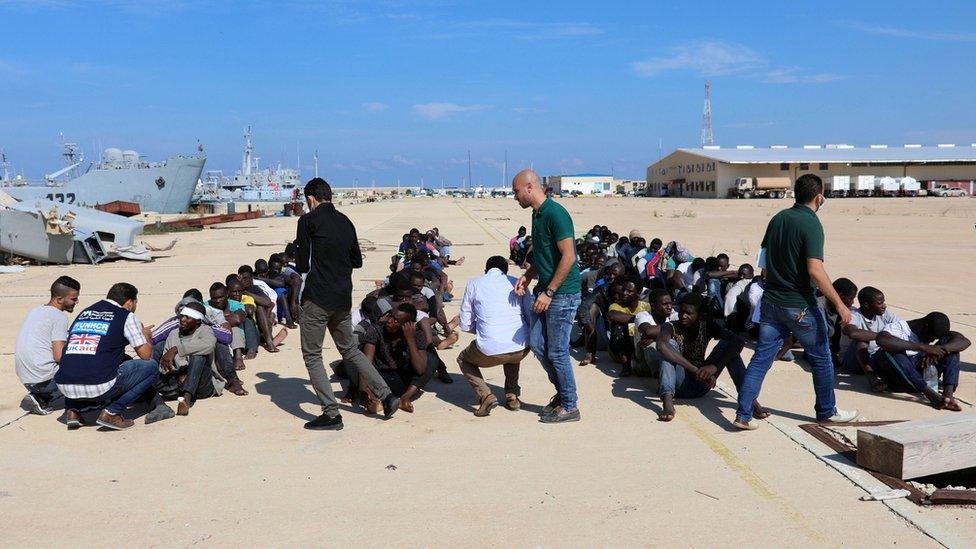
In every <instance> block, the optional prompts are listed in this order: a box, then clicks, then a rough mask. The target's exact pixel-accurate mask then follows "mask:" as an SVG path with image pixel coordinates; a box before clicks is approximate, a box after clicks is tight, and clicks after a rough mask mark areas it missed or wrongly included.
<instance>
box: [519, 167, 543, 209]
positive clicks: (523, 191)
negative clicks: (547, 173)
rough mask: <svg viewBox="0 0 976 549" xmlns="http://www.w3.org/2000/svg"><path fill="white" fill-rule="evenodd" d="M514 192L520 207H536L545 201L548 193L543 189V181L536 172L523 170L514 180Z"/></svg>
mask: <svg viewBox="0 0 976 549" xmlns="http://www.w3.org/2000/svg"><path fill="white" fill-rule="evenodd" d="M512 191H514V192H515V200H516V201H517V202H518V203H519V206H522V207H523V208H528V207H529V206H533V207H536V206H538V205H539V204H541V203H542V202H543V200H545V195H546V191H545V189H544V188H542V179H540V178H539V174H537V173H535V170H522V171H520V172H519V173H517V174H515V178H513V179H512Z"/></svg>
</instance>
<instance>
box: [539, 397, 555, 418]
mask: <svg viewBox="0 0 976 549" xmlns="http://www.w3.org/2000/svg"><path fill="white" fill-rule="evenodd" d="M558 407H559V394H555V395H553V396H552V398H550V399H549V404H546V406H545V408H543V409H542V413H540V414H539V415H540V416H548V415H549V414H551V413H552V412H553V411H555V410H556V408H558Z"/></svg>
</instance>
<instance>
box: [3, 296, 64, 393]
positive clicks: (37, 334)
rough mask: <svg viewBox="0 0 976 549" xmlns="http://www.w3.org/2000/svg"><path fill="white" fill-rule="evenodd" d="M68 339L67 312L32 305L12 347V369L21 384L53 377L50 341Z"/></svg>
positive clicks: (38, 381) (54, 364) (55, 371)
mask: <svg viewBox="0 0 976 549" xmlns="http://www.w3.org/2000/svg"><path fill="white" fill-rule="evenodd" d="M67 340H68V315H66V314H64V313H62V312H61V311H59V310H57V309H56V308H54V307H52V306H50V305H41V306H39V307H34V308H33V309H31V310H30V312H29V313H27V318H25V319H24V323H23V324H21V326H20V332H19V333H18V334H17V343H16V345H15V346H14V370H15V371H16V372H17V377H18V378H20V381H21V383H28V384H32V383H41V382H43V381H47V380H49V379H51V378H53V377H54V374H55V373H57V371H58V363H57V362H55V361H54V353H53V351H52V350H51V343H52V342H54V341H67Z"/></svg>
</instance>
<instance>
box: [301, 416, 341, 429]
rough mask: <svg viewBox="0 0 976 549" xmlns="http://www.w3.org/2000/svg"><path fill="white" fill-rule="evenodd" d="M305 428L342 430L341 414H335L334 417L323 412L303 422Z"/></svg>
mask: <svg viewBox="0 0 976 549" xmlns="http://www.w3.org/2000/svg"><path fill="white" fill-rule="evenodd" d="M305 428H306V429H309V430H312V431H341V430H342V415H337V416H335V417H329V416H327V415H325V414H322V415H320V416H319V417H317V418H315V419H313V420H312V421H309V422H308V423H306V424H305Z"/></svg>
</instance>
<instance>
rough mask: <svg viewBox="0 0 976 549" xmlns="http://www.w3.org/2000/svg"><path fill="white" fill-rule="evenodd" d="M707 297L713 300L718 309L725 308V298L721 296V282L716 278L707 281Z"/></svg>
mask: <svg viewBox="0 0 976 549" xmlns="http://www.w3.org/2000/svg"><path fill="white" fill-rule="evenodd" d="M708 297H710V298H712V299H714V300H715V303H716V305H717V306H718V308H719V309H724V308H725V297H724V296H722V280H721V279H718V278H709V279H708Z"/></svg>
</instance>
